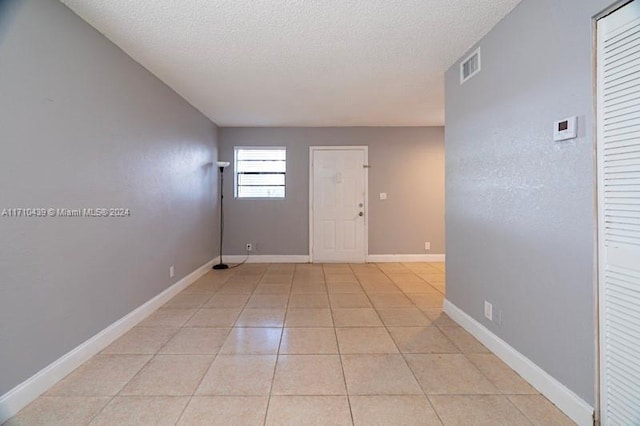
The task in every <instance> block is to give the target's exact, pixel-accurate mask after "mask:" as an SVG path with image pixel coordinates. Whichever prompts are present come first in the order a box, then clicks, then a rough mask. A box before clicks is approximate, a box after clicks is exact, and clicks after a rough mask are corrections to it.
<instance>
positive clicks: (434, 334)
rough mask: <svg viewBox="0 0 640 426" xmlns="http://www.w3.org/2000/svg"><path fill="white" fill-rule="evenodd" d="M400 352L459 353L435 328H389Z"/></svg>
mask: <svg viewBox="0 0 640 426" xmlns="http://www.w3.org/2000/svg"><path fill="white" fill-rule="evenodd" d="M389 332H390V333H391V336H392V337H393V340H394V341H395V342H396V344H397V345H398V348H399V349H400V352H402V353H406V354H442V353H445V354H446V353H459V352H460V350H459V349H458V348H457V347H456V345H454V344H453V343H451V340H449V339H447V336H445V335H444V334H443V333H442V331H440V330H439V329H438V328H437V327H389Z"/></svg>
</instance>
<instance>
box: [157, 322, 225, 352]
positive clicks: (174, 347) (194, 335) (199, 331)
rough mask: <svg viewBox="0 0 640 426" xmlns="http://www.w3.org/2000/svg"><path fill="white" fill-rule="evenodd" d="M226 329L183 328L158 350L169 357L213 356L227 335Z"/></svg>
mask: <svg viewBox="0 0 640 426" xmlns="http://www.w3.org/2000/svg"><path fill="white" fill-rule="evenodd" d="M229 330H230V329H228V328H210V327H185V328H181V329H180V331H179V332H178V333H177V334H176V335H175V336H173V338H172V339H171V340H169V342H168V343H167V344H166V345H164V346H163V348H162V349H161V350H160V353H161V354H171V355H215V354H217V353H218V350H219V349H220V347H221V346H222V344H223V343H224V341H225V340H226V338H227V335H228V334H229Z"/></svg>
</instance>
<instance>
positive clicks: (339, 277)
mask: <svg viewBox="0 0 640 426" xmlns="http://www.w3.org/2000/svg"><path fill="white" fill-rule="evenodd" d="M325 279H326V280H327V284H329V283H355V284H357V283H358V279H357V278H356V276H355V275H354V274H350V273H349V274H325Z"/></svg>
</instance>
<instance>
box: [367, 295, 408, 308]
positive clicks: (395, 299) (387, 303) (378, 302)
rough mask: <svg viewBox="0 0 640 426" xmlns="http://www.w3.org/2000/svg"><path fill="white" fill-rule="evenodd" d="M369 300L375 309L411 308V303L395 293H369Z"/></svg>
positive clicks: (403, 296)
mask: <svg viewBox="0 0 640 426" xmlns="http://www.w3.org/2000/svg"><path fill="white" fill-rule="evenodd" d="M369 299H371V302H372V303H373V306H375V307H376V309H380V308H412V307H413V306H414V305H413V302H411V300H409V299H408V298H407V297H406V296H405V295H404V294H402V293H400V292H397V293H369Z"/></svg>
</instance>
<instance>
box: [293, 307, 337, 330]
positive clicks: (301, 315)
mask: <svg viewBox="0 0 640 426" xmlns="http://www.w3.org/2000/svg"><path fill="white" fill-rule="evenodd" d="M284 326H285V327H333V319H332V318H331V310H329V309H313V308H289V309H288V310H287V316H286V320H285V323H284Z"/></svg>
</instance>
